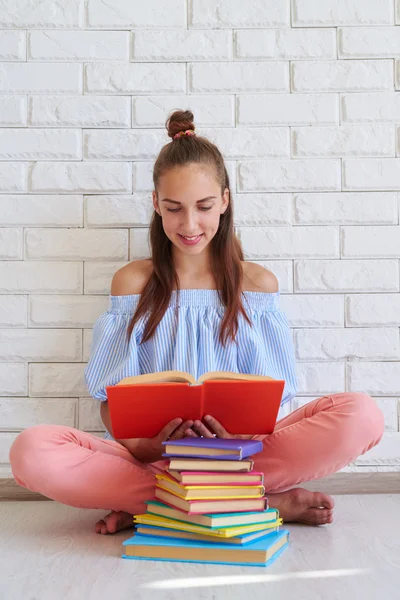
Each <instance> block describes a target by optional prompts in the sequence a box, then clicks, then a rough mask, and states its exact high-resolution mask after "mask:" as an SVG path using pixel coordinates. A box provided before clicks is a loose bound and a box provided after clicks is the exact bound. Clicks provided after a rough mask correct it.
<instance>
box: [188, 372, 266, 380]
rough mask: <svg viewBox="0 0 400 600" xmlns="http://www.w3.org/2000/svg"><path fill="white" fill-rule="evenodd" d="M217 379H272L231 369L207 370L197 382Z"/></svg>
mask: <svg viewBox="0 0 400 600" xmlns="http://www.w3.org/2000/svg"><path fill="white" fill-rule="evenodd" d="M217 379H241V380H245V381H264V380H265V379H272V380H273V379H274V378H273V377H270V376H269V375H251V374H248V373H235V372H233V371H209V372H208V373H204V374H203V375H201V376H200V377H199V378H198V380H197V381H198V382H200V383H203V382H204V381H211V380H217Z"/></svg>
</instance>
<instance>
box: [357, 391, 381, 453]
mask: <svg viewBox="0 0 400 600" xmlns="http://www.w3.org/2000/svg"><path fill="white" fill-rule="evenodd" d="M349 396H350V397H349V400H348V402H349V404H350V407H351V413H352V414H353V415H354V417H355V419H356V424H357V429H358V430H359V432H360V433H365V434H366V435H367V436H368V438H369V439H370V440H371V443H373V442H374V443H373V445H376V444H377V443H378V442H380V440H381V439H382V436H383V432H384V429H385V418H384V414H383V412H382V410H381V409H380V408H379V406H378V404H377V403H376V401H375V400H374V398H371V396H369V395H368V394H364V393H363V392H350V393H349Z"/></svg>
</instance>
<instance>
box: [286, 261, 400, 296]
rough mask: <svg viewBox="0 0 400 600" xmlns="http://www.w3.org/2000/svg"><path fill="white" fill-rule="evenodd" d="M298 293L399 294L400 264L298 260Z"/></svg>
mask: <svg viewBox="0 0 400 600" xmlns="http://www.w3.org/2000/svg"><path fill="white" fill-rule="evenodd" d="M294 281H295V291H296V292H310V293H314V292H331V293H342V292H398V291H400V287H399V268H398V260H373V259H371V260H369V261H365V260H350V259H349V260H299V261H296V262H295V275H294Z"/></svg>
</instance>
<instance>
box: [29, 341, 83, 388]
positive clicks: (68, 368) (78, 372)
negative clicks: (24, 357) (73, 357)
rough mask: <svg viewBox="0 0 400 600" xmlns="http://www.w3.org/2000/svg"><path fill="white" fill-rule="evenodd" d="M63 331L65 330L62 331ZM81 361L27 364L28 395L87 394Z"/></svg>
mask: <svg viewBox="0 0 400 600" xmlns="http://www.w3.org/2000/svg"><path fill="white" fill-rule="evenodd" d="M63 333H65V332H63ZM85 366H86V364H83V363H76V364H73V363H66V364H61V363H60V364H57V363H43V364H40V363H33V364H31V365H29V396H30V397H34V398H40V397H43V398H44V397H45V398H53V397H58V398H70V397H78V396H88V395H89V393H88V390H87V387H86V384H85V381H84V377H83V373H84V369H85Z"/></svg>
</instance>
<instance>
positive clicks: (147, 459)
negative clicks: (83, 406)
mask: <svg viewBox="0 0 400 600" xmlns="http://www.w3.org/2000/svg"><path fill="white" fill-rule="evenodd" d="M100 416H101V418H102V421H103V423H104V425H105V426H106V428H107V430H108V431H110V432H111V431H112V426H111V418H110V411H109V408H108V402H101V404H100ZM192 425H193V421H184V422H183V421H182V419H181V418H177V419H173V420H172V421H170V422H169V423H168V424H167V425H166V426H165V427H164V428H163V429H162V430H161V431H160V433H159V434H158V435H156V436H155V437H153V438H131V439H123V440H116V441H117V442H118V443H120V444H122V446H125V448H127V449H128V450H129V452H130V453H131V454H132V455H133V456H134V457H135V458H136V459H137V460H140V462H142V463H152V462H156V461H157V460H162V458H163V457H162V454H163V452H164V446H163V445H162V442H164V441H166V440H168V439H173V440H177V439H178V440H179V439H181V438H183V437H185V435H186V430H187V429H190V428H191V427H192Z"/></svg>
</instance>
